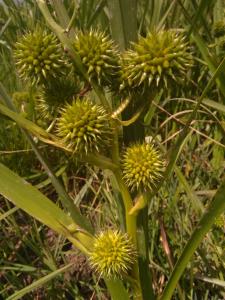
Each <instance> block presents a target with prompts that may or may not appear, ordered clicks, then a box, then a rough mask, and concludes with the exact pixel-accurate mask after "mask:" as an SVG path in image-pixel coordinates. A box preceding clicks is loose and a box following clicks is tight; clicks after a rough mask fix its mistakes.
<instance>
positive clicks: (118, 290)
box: [105, 279, 130, 300]
mask: <svg viewBox="0 0 225 300" xmlns="http://www.w3.org/2000/svg"><path fill="white" fill-rule="evenodd" d="M105 283H106V286H107V288H108V290H109V292H110V295H111V297H112V300H119V299H123V300H129V299H130V297H129V295H128V293H127V291H126V290H125V288H124V286H123V283H122V282H121V281H120V280H118V279H111V280H109V279H105Z"/></svg>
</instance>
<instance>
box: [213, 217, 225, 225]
mask: <svg viewBox="0 0 225 300" xmlns="http://www.w3.org/2000/svg"><path fill="white" fill-rule="evenodd" d="M214 224H215V226H216V227H219V228H223V227H224V226H225V214H222V215H220V216H219V217H217V218H216V220H215V223H214Z"/></svg>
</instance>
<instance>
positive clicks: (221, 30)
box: [213, 20, 225, 38]
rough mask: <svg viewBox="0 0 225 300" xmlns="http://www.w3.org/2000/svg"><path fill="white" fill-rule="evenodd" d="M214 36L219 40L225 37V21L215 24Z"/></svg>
mask: <svg viewBox="0 0 225 300" xmlns="http://www.w3.org/2000/svg"><path fill="white" fill-rule="evenodd" d="M213 32H214V36H215V37H216V38H219V37H221V36H224V35H225V21H224V20H220V21H218V22H216V23H215V24H214V27H213Z"/></svg>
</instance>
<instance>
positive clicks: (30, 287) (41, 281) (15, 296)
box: [7, 263, 73, 300]
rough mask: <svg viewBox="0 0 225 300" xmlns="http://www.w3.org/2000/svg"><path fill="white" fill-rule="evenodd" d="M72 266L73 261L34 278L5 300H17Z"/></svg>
mask: <svg viewBox="0 0 225 300" xmlns="http://www.w3.org/2000/svg"><path fill="white" fill-rule="evenodd" d="M72 266H73V263H70V264H68V265H66V266H64V267H62V268H60V269H58V270H56V271H54V272H52V273H50V274H48V275H46V276H44V277H42V278H40V279H39V280H36V281H35V282H33V283H32V284H30V285H28V286H26V287H25V288H24V289H22V290H20V291H17V292H15V293H14V294H13V295H11V296H10V297H8V298H7V300H17V299H21V298H22V297H23V296H24V295H26V294H27V293H30V292H31V291H33V290H34V289H37V288H38V287H40V286H42V285H43V284H46V283H47V282H49V281H50V280H52V279H54V278H55V277H56V276H59V275H61V274H62V273H63V272H65V271H67V270H68V269H70V268H71V267H72Z"/></svg>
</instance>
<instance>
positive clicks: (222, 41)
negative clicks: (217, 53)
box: [217, 37, 225, 52]
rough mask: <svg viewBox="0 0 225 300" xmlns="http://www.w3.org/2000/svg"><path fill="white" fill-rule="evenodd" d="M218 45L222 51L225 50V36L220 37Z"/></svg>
mask: <svg viewBox="0 0 225 300" xmlns="http://www.w3.org/2000/svg"><path fill="white" fill-rule="evenodd" d="M217 45H218V46H219V47H220V50H221V51H222V52H224V51H225V37H222V38H220V40H219V41H218V43H217Z"/></svg>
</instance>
